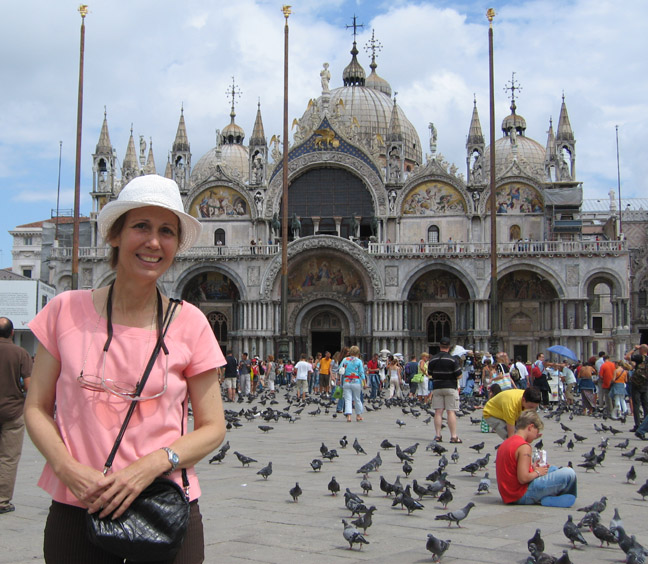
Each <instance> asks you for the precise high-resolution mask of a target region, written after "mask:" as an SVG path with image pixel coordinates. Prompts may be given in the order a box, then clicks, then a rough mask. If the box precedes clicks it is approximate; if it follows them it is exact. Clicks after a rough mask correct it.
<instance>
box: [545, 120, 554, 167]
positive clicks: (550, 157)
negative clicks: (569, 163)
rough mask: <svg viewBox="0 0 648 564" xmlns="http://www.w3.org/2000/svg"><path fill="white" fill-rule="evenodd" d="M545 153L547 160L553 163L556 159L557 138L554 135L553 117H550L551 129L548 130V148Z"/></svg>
mask: <svg viewBox="0 0 648 564" xmlns="http://www.w3.org/2000/svg"><path fill="white" fill-rule="evenodd" d="M545 154H546V157H545V162H547V163H553V162H555V161H556V138H555V137H554V130H553V119H552V118H549V131H548V132H547V150H546V153H545Z"/></svg>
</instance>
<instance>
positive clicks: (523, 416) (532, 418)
mask: <svg viewBox="0 0 648 564" xmlns="http://www.w3.org/2000/svg"><path fill="white" fill-rule="evenodd" d="M529 425H533V426H534V427H535V428H536V429H538V431H542V429H544V423H543V422H542V419H540V416H539V415H538V412H537V411H536V410H535V409H525V410H524V411H523V412H522V413H520V417H519V418H518V420H517V421H516V422H515V430H516V431H518V430H520V429H526V428H527V427H528V426H529Z"/></svg>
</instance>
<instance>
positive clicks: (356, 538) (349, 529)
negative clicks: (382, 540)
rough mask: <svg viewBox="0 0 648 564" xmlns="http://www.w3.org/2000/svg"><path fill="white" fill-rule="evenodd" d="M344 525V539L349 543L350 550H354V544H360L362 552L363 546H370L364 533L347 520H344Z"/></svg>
mask: <svg viewBox="0 0 648 564" xmlns="http://www.w3.org/2000/svg"><path fill="white" fill-rule="evenodd" d="M342 523H343V524H344V539H345V540H346V541H347V542H348V543H349V550H351V549H352V548H353V545H354V544H359V545H360V550H362V545H363V544H369V541H368V540H367V539H365V538H364V536H363V535H362V533H361V532H360V531H358V529H356V528H355V527H354V526H353V525H351V524H350V523H347V521H346V519H342Z"/></svg>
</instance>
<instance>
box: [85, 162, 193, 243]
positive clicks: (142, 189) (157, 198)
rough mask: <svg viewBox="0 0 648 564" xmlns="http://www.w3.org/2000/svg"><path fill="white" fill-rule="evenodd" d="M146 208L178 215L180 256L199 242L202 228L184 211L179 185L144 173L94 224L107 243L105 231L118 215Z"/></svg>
mask: <svg viewBox="0 0 648 564" xmlns="http://www.w3.org/2000/svg"><path fill="white" fill-rule="evenodd" d="M146 206H158V207H160V208H164V209H167V210H169V211H172V212H173V213H174V214H176V215H177V216H178V219H179V220H180V232H181V234H180V237H181V238H180V242H179V246H178V252H179V253H181V252H183V251H186V250H187V249H189V248H191V247H192V246H193V245H194V243H195V242H196V241H197V240H198V237H199V236H200V232H201V231H202V225H201V224H200V222H199V221H198V220H197V219H196V218H195V217H193V216H191V215H189V214H188V213H186V212H185V211H184V206H183V204H182V198H181V197H180V190H179V189H178V185H177V184H176V183H175V182H174V181H173V180H171V179H170V178H164V177H163V176H159V175H157V174H146V175H144V176H138V177H136V178H133V180H131V181H130V182H129V183H128V184H126V186H124V188H123V190H122V191H121V192H120V193H119V196H118V197H117V199H116V200H114V201H112V202H108V203H107V204H106V205H105V206H104V207H103V208H101V211H100V212H99V217H98V218H97V223H98V225H99V233H101V236H102V237H103V239H104V241H107V240H108V231H110V228H111V226H112V224H113V223H115V221H116V220H117V219H118V218H119V217H120V216H121V215H123V214H125V213H126V212H128V211H130V210H132V209H135V208H144V207H146Z"/></svg>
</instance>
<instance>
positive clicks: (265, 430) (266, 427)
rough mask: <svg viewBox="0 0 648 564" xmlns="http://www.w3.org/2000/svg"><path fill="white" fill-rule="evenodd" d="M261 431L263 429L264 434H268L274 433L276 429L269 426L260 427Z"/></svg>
mask: <svg viewBox="0 0 648 564" xmlns="http://www.w3.org/2000/svg"><path fill="white" fill-rule="evenodd" d="M259 429H261V430H262V431H263V432H264V433H267V432H268V431H272V429H274V427H270V426H269V425H259Z"/></svg>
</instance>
